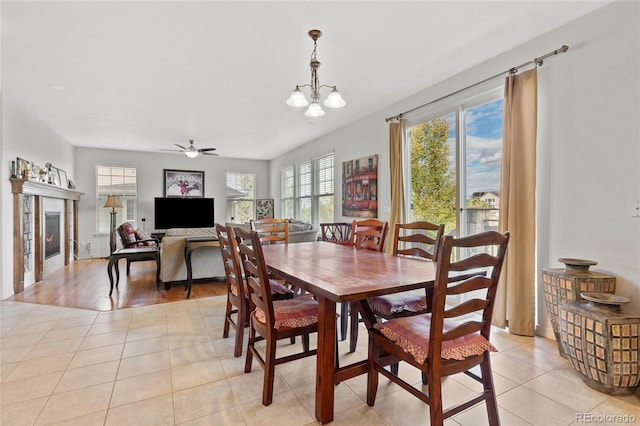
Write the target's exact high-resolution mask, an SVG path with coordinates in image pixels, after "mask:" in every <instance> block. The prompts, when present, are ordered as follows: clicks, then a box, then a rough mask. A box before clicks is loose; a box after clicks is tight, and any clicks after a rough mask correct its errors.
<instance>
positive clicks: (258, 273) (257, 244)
mask: <svg viewBox="0 0 640 426" xmlns="http://www.w3.org/2000/svg"><path fill="white" fill-rule="evenodd" d="M234 232H235V234H236V242H237V243H238V247H239V253H240V259H241V260H242V263H243V266H244V271H245V277H246V283H247V289H248V290H249V303H250V309H251V314H250V321H249V342H248V344H247V358H246V362H245V367H244V371H245V373H250V372H251V366H252V362H253V358H254V357H255V358H256V360H257V361H258V363H259V364H260V366H261V367H262V368H263V369H264V380H263V386H262V404H263V405H269V404H271V402H272V401H273V382H274V377H275V366H276V365H278V364H282V363H285V362H289V361H293V360H297V359H300V358H304V357H308V356H314V355H316V354H317V349H311V350H310V349H309V345H308V341H309V334H310V333H315V332H317V331H318V302H316V300H315V299H314V298H313V297H311V296H310V295H302V296H299V297H295V298H293V299H288V300H273V298H272V295H271V291H270V289H269V287H270V282H269V274H268V272H267V265H266V263H265V261H264V254H263V252H262V244H261V241H260V236H259V235H258V233H257V232H256V231H250V232H246V231H244V230H242V229H241V228H235V229H234ZM296 336H302V339H303V341H304V340H306V342H307V344H306V345H304V344H303V350H302V352H297V353H293V354H291V353H290V354H288V355H287V356H283V357H281V358H277V357H276V342H277V341H278V340H281V339H290V338H292V337H296ZM260 341H265V343H266V346H265V353H264V356H263V355H262V354H261V352H260V351H259V350H258V349H257V348H256V343H257V342H260Z"/></svg>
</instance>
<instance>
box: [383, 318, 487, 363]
mask: <svg viewBox="0 0 640 426" xmlns="http://www.w3.org/2000/svg"><path fill="white" fill-rule="evenodd" d="M458 325H459V324H457V323H455V322H452V321H447V320H446V319H445V321H444V331H445V332H446V331H448V330H451V329H452V328H455V327H456V326H458ZM374 327H375V328H377V329H378V330H380V332H381V333H382V334H383V335H384V336H385V337H386V338H387V339H389V340H391V341H393V342H395V343H396V344H398V346H400V347H401V348H402V349H403V350H404V351H405V352H407V353H410V354H411V355H413V358H414V359H415V360H416V362H418V363H420V364H422V363H424V361H425V359H426V358H427V354H428V353H429V329H430V327H431V314H420V315H414V316H410V317H403V318H394V319H392V320H389V321H387V322H384V323H379V324H376V325H375V326H374ZM485 351H491V352H497V351H498V350H497V349H496V348H495V347H494V346H493V345H492V344H491V343H490V342H489V341H488V340H487V339H485V338H484V337H483V336H481V335H480V334H479V333H474V334H470V335H467V336H462V337H459V338H457V339H455V340H449V341H445V342H443V343H442V352H441V356H442V358H443V359H457V360H462V359H465V358H466V357H469V356H473V355H480V354H482V353H483V352H485Z"/></svg>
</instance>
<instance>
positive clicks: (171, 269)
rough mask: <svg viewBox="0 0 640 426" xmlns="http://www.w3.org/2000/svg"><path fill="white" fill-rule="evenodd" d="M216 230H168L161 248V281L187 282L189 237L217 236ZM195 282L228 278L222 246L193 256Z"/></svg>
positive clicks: (195, 252)
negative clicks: (185, 255)
mask: <svg viewBox="0 0 640 426" xmlns="http://www.w3.org/2000/svg"><path fill="white" fill-rule="evenodd" d="M216 236H217V233H216V229H215V228H173V229H168V230H167V232H166V234H165V236H164V238H163V239H162V244H161V246H160V280H162V282H164V283H165V284H166V283H170V282H174V281H185V280H186V279H187V265H186V263H185V261H184V249H185V247H186V245H187V237H216ZM191 267H192V273H193V279H194V280H196V279H199V278H221V279H224V277H225V273H224V266H223V264H222V254H221V253H220V247H214V246H211V247H202V248H198V249H197V250H194V251H193V253H192V255H191Z"/></svg>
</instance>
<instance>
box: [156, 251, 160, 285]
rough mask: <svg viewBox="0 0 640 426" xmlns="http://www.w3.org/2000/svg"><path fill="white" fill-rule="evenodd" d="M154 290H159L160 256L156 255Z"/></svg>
mask: <svg viewBox="0 0 640 426" xmlns="http://www.w3.org/2000/svg"><path fill="white" fill-rule="evenodd" d="M156 290H160V254H159V253H158V254H157V255H156Z"/></svg>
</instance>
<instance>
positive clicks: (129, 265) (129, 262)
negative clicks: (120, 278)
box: [127, 259, 131, 276]
mask: <svg viewBox="0 0 640 426" xmlns="http://www.w3.org/2000/svg"><path fill="white" fill-rule="evenodd" d="M129 272H131V260H129V259H127V276H129Z"/></svg>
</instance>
